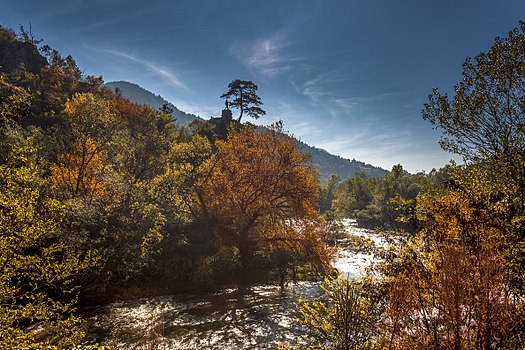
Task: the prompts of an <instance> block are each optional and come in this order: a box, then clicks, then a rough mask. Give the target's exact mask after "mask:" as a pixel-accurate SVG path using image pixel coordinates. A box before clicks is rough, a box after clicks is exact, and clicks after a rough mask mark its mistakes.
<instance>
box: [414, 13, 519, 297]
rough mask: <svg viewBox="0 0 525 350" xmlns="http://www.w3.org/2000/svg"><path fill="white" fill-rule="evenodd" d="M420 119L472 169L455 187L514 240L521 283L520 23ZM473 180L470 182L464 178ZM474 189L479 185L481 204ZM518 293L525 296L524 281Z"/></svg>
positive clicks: (432, 99) (470, 64)
mask: <svg viewBox="0 0 525 350" xmlns="http://www.w3.org/2000/svg"><path fill="white" fill-rule="evenodd" d="M422 113H423V118H425V119H426V120H428V121H429V122H430V123H432V124H433V125H434V126H435V127H436V128H439V129H441V130H442V131H443V132H444V134H445V138H443V139H442V140H441V146H442V147H443V148H444V149H445V150H447V151H451V152H454V153H456V154H459V155H461V156H462V157H463V159H464V160H465V161H466V162H467V164H468V165H469V167H470V168H471V170H472V172H469V171H466V172H456V173H455V175H454V178H453V181H454V184H455V186H456V187H460V188H461V190H462V191H463V193H464V194H465V195H466V196H468V197H469V198H471V199H475V200H476V201H477V202H478V204H477V205H478V206H480V207H483V208H485V209H488V208H492V210H493V213H494V215H495V216H494V222H498V225H499V226H500V228H501V229H504V230H505V231H506V235H507V236H509V238H511V239H512V240H513V244H512V245H511V246H512V248H511V249H513V250H515V251H514V253H512V254H511V260H514V263H515V264H516V266H519V267H518V268H517V271H516V274H515V275H516V278H517V280H523V278H522V277H521V275H522V274H523V271H522V270H523V269H524V268H525V259H524V258H523V257H524V256H525V22H521V23H520V26H519V28H515V29H514V30H512V31H511V32H509V34H508V37H505V38H499V37H498V38H496V39H495V42H494V44H493V45H492V47H491V48H490V49H489V50H488V52H486V53H480V54H479V55H477V56H476V57H475V59H474V60H472V59H470V58H467V60H466V61H465V63H464V64H463V79H462V81H461V82H459V83H458V84H456V86H455V93H454V96H453V98H452V99H449V97H448V95H447V94H441V93H440V92H439V91H438V90H437V89H434V91H433V93H432V94H431V95H430V96H429V100H428V102H427V103H426V104H425V106H424V109H423V112H422ZM473 168H476V169H473ZM472 174H474V175H475V181H474V179H472V178H469V177H467V176H468V175H472ZM479 184H484V186H483V188H482V190H483V191H482V193H484V194H485V197H484V198H480V196H479V193H480V186H479ZM493 184H494V185H493ZM489 189H490V191H488V190H489ZM504 226H505V227H504ZM520 270H521V272H520ZM519 288H520V289H521V290H522V292H521V293H524V294H525V281H522V282H521V287H519Z"/></svg>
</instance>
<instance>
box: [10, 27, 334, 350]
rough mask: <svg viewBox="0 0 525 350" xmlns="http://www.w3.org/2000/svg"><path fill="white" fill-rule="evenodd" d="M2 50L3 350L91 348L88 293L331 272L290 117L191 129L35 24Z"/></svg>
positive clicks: (312, 183) (99, 297)
mask: <svg viewBox="0 0 525 350" xmlns="http://www.w3.org/2000/svg"><path fill="white" fill-rule="evenodd" d="M0 46H2V47H3V48H7V50H3V51H2V52H3V55H4V57H2V61H3V62H6V64H5V65H3V66H2V67H0V266H1V268H2V274H1V275H0V347H1V348H32V347H35V348H43V347H46V348H48V347H49V348H71V347H72V346H73V345H75V344H78V342H79V341H80V340H81V338H82V336H83V328H82V323H81V320H80V318H79V317H78V314H77V312H76V305H77V304H78V302H80V303H82V304H87V303H101V302H104V301H108V300H112V299H116V298H119V299H121V298H131V297H139V296H144V295H148V294H149V295H151V294H154V293H173V292H176V291H183V290H187V289H195V288H208V287H213V286H214V285H215V286H218V285H223V284H226V283H241V284H249V283H253V282H261V281H275V282H280V283H284V282H285V281H286V280H287V279H288V278H307V277H308V276H310V275H312V274H313V273H315V272H322V271H324V269H325V267H326V266H327V264H328V261H329V257H330V253H331V249H330V248H329V247H328V245H327V244H326V242H327V241H329V237H328V233H327V230H326V229H325V228H324V227H325V226H324V222H323V219H322V218H321V216H320V215H319V210H318V195H319V183H318V175H317V172H316V171H315V170H314V169H313V168H312V167H311V166H310V165H309V163H308V156H307V155H305V154H302V153H300V152H299V151H298V145H297V144H296V142H295V141H293V139H291V138H290V137H288V136H286V135H285V134H283V133H282V132H281V130H280V129H279V127H278V126H276V127H275V128H273V129H270V130H259V129H256V128H255V127H252V126H249V125H241V124H240V123H238V122H235V121H231V122H228V123H226V124H224V123H225V121H224V120H218V121H217V120H216V121H215V122H202V123H200V124H199V125H196V126H194V128H193V129H185V128H177V127H175V125H174V120H173V116H172V114H171V113H170V112H171V111H170V110H169V109H168V108H165V109H163V110H160V111H158V110H153V109H152V108H150V107H148V106H141V105H137V104H134V103H131V102H130V101H128V100H126V99H124V98H122V97H121V96H119V95H118V94H114V93H112V92H111V91H109V90H108V89H106V88H104V87H103V81H102V78H100V77H93V76H84V75H83V74H82V73H81V70H80V69H79V68H78V67H77V65H76V63H75V61H74V60H73V58H71V57H70V56H68V57H66V58H63V57H62V56H61V55H60V54H59V53H58V52H57V51H55V50H53V49H51V48H49V47H48V46H45V45H44V46H43V45H42V44H41V42H40V41H39V40H35V39H34V38H33V36H32V34H31V33H28V32H26V31H25V30H23V28H22V31H21V33H20V34H16V33H15V32H14V31H12V30H9V29H5V28H1V27H0ZM9 50H11V51H9ZM6 52H7V53H6ZM9 52H16V53H17V55H13V56H9ZM6 55H7V56H6ZM13 60H14V61H13Z"/></svg>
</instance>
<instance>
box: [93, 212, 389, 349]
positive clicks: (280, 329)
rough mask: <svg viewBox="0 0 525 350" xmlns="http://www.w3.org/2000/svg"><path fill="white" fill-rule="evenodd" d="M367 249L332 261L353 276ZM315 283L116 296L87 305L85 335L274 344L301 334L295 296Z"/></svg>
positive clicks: (125, 341)
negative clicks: (122, 299) (108, 301)
mask: <svg viewBox="0 0 525 350" xmlns="http://www.w3.org/2000/svg"><path fill="white" fill-rule="evenodd" d="M343 224H344V226H345V228H346V230H347V231H348V232H349V233H351V234H353V235H357V236H363V237H366V238H369V239H371V240H373V241H374V242H375V244H376V245H381V244H383V243H382V240H381V238H380V237H379V236H378V235H376V234H375V233H373V232H371V231H369V230H365V229H361V228H358V227H357V226H356V223H355V221H352V220H345V221H343ZM374 259H375V258H374V256H373V255H372V253H352V252H350V251H348V250H345V249H339V251H338V253H337V256H336V259H335V261H334V263H333V266H334V267H335V268H337V269H338V270H339V271H341V272H342V273H343V274H344V275H346V276H350V277H358V276H359V275H360V274H361V273H362V272H363V270H364V268H366V267H367V266H369V265H370V264H371V263H372V262H373V261H374ZM318 293H319V284H318V283H313V282H299V283H297V284H291V285H289V286H287V287H286V288H285V289H281V288H280V287H279V286H275V285H260V286H254V287H251V288H249V289H247V290H244V291H240V290H238V289H225V290H223V291H220V292H218V293H208V294H199V295H184V296H181V295H177V296H164V297H156V298H147V299H139V300H132V301H125V302H115V303H112V304H109V305H104V306H100V307H98V308H95V309H92V310H90V315H91V316H89V317H88V318H87V322H88V329H89V334H88V339H89V340H90V341H91V342H97V343H99V344H101V345H109V346H111V349H126V350H127V349H217V350H223V349H236V350H241V349H276V348H277V345H278V344H279V343H283V342H286V343H295V342H296V341H297V340H299V339H300V337H301V336H302V335H303V331H302V329H301V327H300V326H299V324H298V323H297V322H296V321H295V316H296V309H297V308H296V303H297V301H298V299H299V298H301V299H303V300H310V299H312V298H313V297H314V296H316V295H317V294H318Z"/></svg>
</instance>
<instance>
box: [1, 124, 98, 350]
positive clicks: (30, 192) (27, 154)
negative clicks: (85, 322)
mask: <svg viewBox="0 0 525 350" xmlns="http://www.w3.org/2000/svg"><path fill="white" fill-rule="evenodd" d="M3 132H5V130H3ZM5 136H6V135H5V133H2V138H4V137H5ZM36 151H37V149H36V148H35V146H34V144H33V141H32V139H31V138H24V137H21V136H19V135H15V137H14V140H13V142H12V143H11V144H10V145H9V146H8V150H7V153H6V154H2V156H1V157H0V232H1V233H0V267H1V270H2V274H0V347H1V348H3V349H15V348H17V349H18V348H27V349H29V348H35V349H36V348H46V349H64V348H72V347H74V345H75V344H77V343H78V341H79V340H80V339H81V338H82V336H83V330H82V328H81V325H80V320H79V319H78V318H77V317H76V316H75V314H74V313H75V294H76V292H75V289H76V288H75V283H74V282H75V279H76V277H77V276H78V275H79V273H80V272H81V271H83V270H85V269H87V268H88V267H89V266H90V265H91V263H92V260H91V253H90V252H89V251H86V252H83V254H82V255H81V254H77V253H75V252H74V250H72V249H71V247H68V245H67V244H66V243H65V242H64V241H63V240H61V237H60V234H59V233H60V226H61V216H62V215H61V212H62V209H63V206H62V204H61V203H60V202H58V201H56V200H53V199H51V198H48V197H46V196H45V195H44V193H45V191H43V190H44V188H43V185H44V181H43V180H42V178H41V176H40V173H41V169H39V164H38V163H39V162H38V160H37V157H36V155H37V152H36ZM39 329H40V331H39Z"/></svg>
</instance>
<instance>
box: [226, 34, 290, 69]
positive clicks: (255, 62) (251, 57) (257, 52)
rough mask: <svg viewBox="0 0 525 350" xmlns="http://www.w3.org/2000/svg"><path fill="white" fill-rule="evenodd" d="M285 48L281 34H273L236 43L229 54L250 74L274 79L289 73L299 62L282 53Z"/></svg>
mask: <svg viewBox="0 0 525 350" xmlns="http://www.w3.org/2000/svg"><path fill="white" fill-rule="evenodd" d="M287 46H288V44H287V43H286V41H285V40H284V38H283V36H282V35H281V34H274V35H272V36H270V37H267V38H260V39H257V40H254V41H250V42H240V41H237V42H235V43H234V44H233V45H232V47H231V52H232V54H233V55H234V56H235V57H236V58H237V59H239V60H240V61H241V62H242V63H243V64H244V65H245V66H246V67H247V68H248V69H250V70H251V71H252V72H255V73H261V74H263V75H265V76H268V77H274V76H276V75H279V74H282V73H284V72H286V71H289V70H290V69H292V68H293V67H294V65H296V64H297V63H298V62H299V61H300V59H298V58H297V57H294V56H291V55H285V54H284V53H283V51H284V49H285V48H286V47H287Z"/></svg>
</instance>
